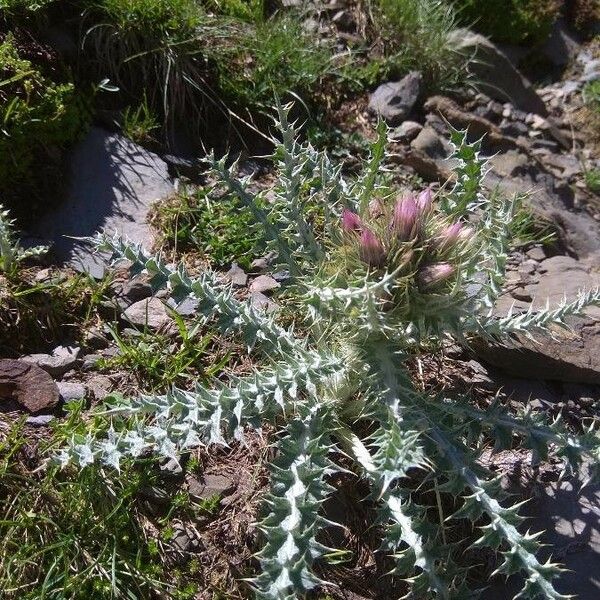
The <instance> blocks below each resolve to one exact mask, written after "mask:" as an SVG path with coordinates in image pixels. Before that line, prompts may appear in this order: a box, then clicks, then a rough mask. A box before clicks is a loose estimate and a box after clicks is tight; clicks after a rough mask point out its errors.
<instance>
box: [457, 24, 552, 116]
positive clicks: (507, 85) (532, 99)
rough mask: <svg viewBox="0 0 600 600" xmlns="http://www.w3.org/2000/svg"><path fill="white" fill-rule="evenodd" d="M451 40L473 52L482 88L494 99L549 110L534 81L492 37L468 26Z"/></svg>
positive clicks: (530, 109) (526, 108)
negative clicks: (470, 29) (535, 88)
mask: <svg viewBox="0 0 600 600" xmlns="http://www.w3.org/2000/svg"><path fill="white" fill-rule="evenodd" d="M451 40H452V41H453V43H454V45H455V48H456V50H457V51H459V52H463V53H465V54H466V55H469V56H471V55H472V56H473V58H474V60H472V61H471V67H470V68H471V70H472V71H473V74H474V75H475V77H476V78H477V84H478V87H479V89H480V90H481V91H482V92H484V93H485V94H487V95H488V96H490V97H491V98H494V99H495V100H499V101H501V102H512V104H514V105H515V106H516V107H517V108H519V109H521V110H523V111H525V112H531V113H534V114H537V115H543V116H546V115H547V114H548V110H547V108H546V105H545V104H544V101H543V100H542V99H541V98H540V96H538V94H537V92H536V91H535V90H534V89H533V86H532V85H531V83H530V82H529V81H528V80H527V79H526V78H525V77H524V76H523V75H522V74H521V72H520V71H518V69H516V68H515V66H514V65H513V64H512V62H511V61H510V60H509V58H508V57H507V56H506V55H505V54H504V53H503V52H502V51H501V50H500V49H499V48H498V47H497V46H496V45H495V44H493V43H492V42H490V40H488V39H487V38H486V37H484V36H483V35H480V34H478V33H473V32H472V31H469V30H468V29H457V30H456V31H455V32H453V33H452V34H451Z"/></svg>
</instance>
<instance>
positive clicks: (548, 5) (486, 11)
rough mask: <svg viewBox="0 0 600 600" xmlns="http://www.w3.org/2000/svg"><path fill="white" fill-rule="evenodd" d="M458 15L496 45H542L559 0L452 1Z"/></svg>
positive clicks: (557, 11)
mask: <svg viewBox="0 0 600 600" xmlns="http://www.w3.org/2000/svg"><path fill="white" fill-rule="evenodd" d="M454 4H455V6H456V8H457V14H458V15H459V17H460V19H461V21H463V23H464V24H465V25H467V26H473V27H474V28H475V29H477V30H478V31H481V32H482V33H484V34H485V35H487V36H489V37H491V38H492V39H493V40H495V41H498V42H508V43H511V44H522V43H536V42H541V41H543V40H544V39H546V38H547V37H548V36H549V35H550V30H551V28H552V25H553V24H554V22H555V21H556V19H558V17H559V16H560V10H561V5H562V2H560V1H558V0H485V1H484V2H481V1H480V0H454Z"/></svg>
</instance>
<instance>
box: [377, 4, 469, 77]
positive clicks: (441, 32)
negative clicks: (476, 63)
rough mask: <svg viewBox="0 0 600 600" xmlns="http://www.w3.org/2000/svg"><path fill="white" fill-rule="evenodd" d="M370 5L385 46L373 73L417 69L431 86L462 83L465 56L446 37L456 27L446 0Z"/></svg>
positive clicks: (393, 72)
mask: <svg viewBox="0 0 600 600" xmlns="http://www.w3.org/2000/svg"><path fill="white" fill-rule="evenodd" d="M374 8H375V10H374V13H373V15H374V21H375V22H374V25H375V28H376V30H377V31H378V32H380V35H381V37H382V39H383V41H384V44H385V46H386V48H385V50H386V51H385V55H386V56H385V59H384V60H383V61H382V62H381V63H380V64H379V65H377V64H376V65H375V66H376V67H377V70H376V71H375V75H376V76H379V77H380V78H381V76H382V75H383V74H385V75H386V76H388V77H397V76H400V75H402V74H404V73H406V72H408V71H410V70H411V69H417V70H419V71H421V72H422V73H423V76H424V78H425V81H426V83H427V85H428V86H429V87H430V88H432V89H443V88H452V87H454V86H456V85H458V84H459V83H462V84H464V82H465V81H464V80H465V76H466V73H467V70H466V62H467V57H465V56H464V55H462V54H459V53H457V52H456V51H455V50H454V47H453V44H452V43H451V41H450V34H451V33H452V32H453V31H454V30H455V29H456V27H457V17H456V13H455V11H454V10H453V8H452V6H451V4H450V3H448V2H444V1H441V0H377V2H376V4H375V7H374ZM368 68H369V69H371V70H372V69H373V68H374V67H373V66H369V67H368ZM371 76H373V74H371Z"/></svg>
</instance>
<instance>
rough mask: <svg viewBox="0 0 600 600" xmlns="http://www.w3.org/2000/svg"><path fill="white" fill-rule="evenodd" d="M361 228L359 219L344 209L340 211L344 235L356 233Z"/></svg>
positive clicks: (353, 213)
mask: <svg viewBox="0 0 600 600" xmlns="http://www.w3.org/2000/svg"><path fill="white" fill-rule="evenodd" d="M361 228H362V221H361V219H360V217H359V216H358V215H357V214H356V213H355V212H352V211H351V210H349V209H348V208H344V210H343V211H342V229H343V230H344V231H345V232H346V233H356V232H359V231H360V230H361Z"/></svg>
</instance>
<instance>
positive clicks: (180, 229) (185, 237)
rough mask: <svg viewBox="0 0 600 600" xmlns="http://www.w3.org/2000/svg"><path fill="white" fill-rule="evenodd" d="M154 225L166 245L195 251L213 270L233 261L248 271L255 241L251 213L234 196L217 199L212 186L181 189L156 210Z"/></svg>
mask: <svg viewBox="0 0 600 600" xmlns="http://www.w3.org/2000/svg"><path fill="white" fill-rule="evenodd" d="M155 224H156V226H157V228H158V229H159V230H160V231H161V232H162V234H163V236H164V238H165V241H166V242H167V243H168V244H170V245H172V246H173V247H174V248H175V249H177V250H181V251H186V250H194V251H196V252H198V251H199V252H200V253H201V255H202V256H203V257H204V258H206V259H207V260H208V261H209V262H210V263H211V264H212V265H214V266H215V267H225V266H227V265H229V264H231V262H232V261H233V260H237V261H238V263H239V264H240V266H241V267H242V268H248V267H250V263H251V262H252V258H253V251H254V250H255V248H256V247H257V242H258V237H259V236H258V234H257V233H256V232H255V231H254V230H255V227H254V221H253V218H252V213H251V211H250V210H249V209H248V208H245V207H244V206H243V205H242V204H241V203H240V201H239V199H238V198H236V196H235V195H232V194H230V193H225V194H223V195H217V194H216V189H215V188H214V186H208V187H206V188H200V189H197V190H190V189H183V190H182V191H181V192H180V193H179V194H178V195H177V196H176V197H175V198H173V199H172V200H171V201H169V202H167V203H165V204H163V205H162V206H160V207H159V208H158V212H157V214H156V219H155Z"/></svg>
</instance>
